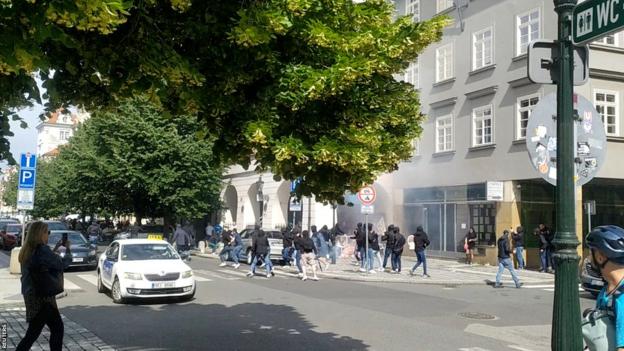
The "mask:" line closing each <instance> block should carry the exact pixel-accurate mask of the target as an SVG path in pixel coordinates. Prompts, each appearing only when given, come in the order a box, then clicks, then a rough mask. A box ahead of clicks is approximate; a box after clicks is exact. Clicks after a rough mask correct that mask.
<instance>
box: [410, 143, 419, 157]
mask: <svg viewBox="0 0 624 351" xmlns="http://www.w3.org/2000/svg"><path fill="white" fill-rule="evenodd" d="M412 146H413V147H414V153H413V154H412V156H413V157H418V156H420V139H414V140H412Z"/></svg>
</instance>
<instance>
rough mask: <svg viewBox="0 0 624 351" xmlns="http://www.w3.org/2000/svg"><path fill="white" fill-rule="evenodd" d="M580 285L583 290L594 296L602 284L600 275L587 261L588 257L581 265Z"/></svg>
mask: <svg viewBox="0 0 624 351" xmlns="http://www.w3.org/2000/svg"><path fill="white" fill-rule="evenodd" d="M581 286H582V288H583V290H585V291H587V292H589V293H591V294H592V295H593V296H594V297H596V296H598V293H599V292H600V290H602V287H603V286H604V281H603V280H602V277H601V276H600V275H599V274H598V273H597V272H596V271H594V269H593V268H592V266H591V263H589V258H586V259H585V260H584V261H583V266H582V267H581Z"/></svg>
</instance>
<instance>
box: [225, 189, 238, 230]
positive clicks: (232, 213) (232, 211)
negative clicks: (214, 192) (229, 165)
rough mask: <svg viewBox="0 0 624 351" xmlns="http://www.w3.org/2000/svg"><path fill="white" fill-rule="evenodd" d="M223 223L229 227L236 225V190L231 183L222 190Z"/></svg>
mask: <svg viewBox="0 0 624 351" xmlns="http://www.w3.org/2000/svg"><path fill="white" fill-rule="evenodd" d="M222 198H223V202H224V204H225V207H224V208H223V224H224V225H226V226H229V227H235V226H236V220H237V217H238V192H237V191H236V188H235V187H234V186H232V185H228V186H227V187H226V188H225V191H224V192H223V197H222Z"/></svg>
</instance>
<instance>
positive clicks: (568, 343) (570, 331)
mask: <svg viewBox="0 0 624 351" xmlns="http://www.w3.org/2000/svg"><path fill="white" fill-rule="evenodd" d="M554 3H555V11H556V12H557V15H558V27H559V28H558V45H559V53H560V57H559V58H557V59H556V60H555V62H554V64H555V69H556V70H557V188H556V191H555V202H556V210H557V227H556V232H555V239H554V240H553V244H554V246H555V254H554V260H555V268H556V271H555V301H554V304H553V319H552V336H551V337H552V340H551V349H552V350H556V351H571V350H582V349H583V340H582V337H581V318H580V317H581V312H580V303H579V294H578V263H579V259H580V257H579V256H578V254H577V252H576V248H577V246H578V245H579V241H578V239H577V238H576V219H575V217H574V213H575V205H576V203H575V196H574V192H575V185H574V149H573V147H574V145H573V144H574V109H573V107H574V106H573V82H572V77H573V75H572V72H573V52H574V46H573V45H572V11H573V10H574V6H575V5H576V0H554Z"/></svg>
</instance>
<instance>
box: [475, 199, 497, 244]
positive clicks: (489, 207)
mask: <svg viewBox="0 0 624 351" xmlns="http://www.w3.org/2000/svg"><path fill="white" fill-rule="evenodd" d="M470 220H471V223H470V225H471V226H472V227H473V228H474V230H475V232H477V243H478V244H479V245H494V243H495V242H496V232H495V230H496V228H495V224H496V206H495V205H494V204H479V205H470Z"/></svg>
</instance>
